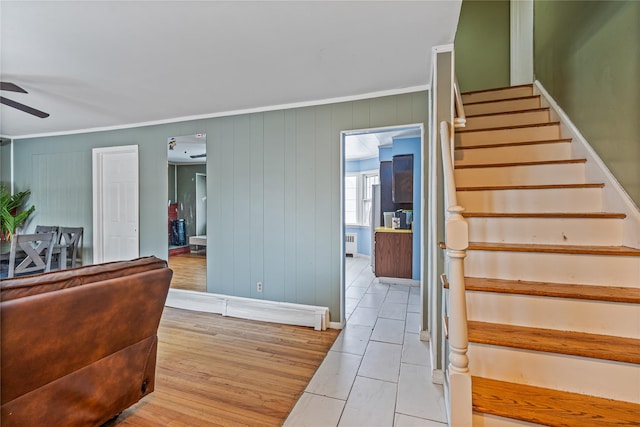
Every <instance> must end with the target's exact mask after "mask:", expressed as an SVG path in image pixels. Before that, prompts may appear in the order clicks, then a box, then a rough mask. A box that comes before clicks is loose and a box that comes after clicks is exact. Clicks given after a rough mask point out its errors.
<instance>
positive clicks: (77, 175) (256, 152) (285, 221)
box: [3, 92, 427, 321]
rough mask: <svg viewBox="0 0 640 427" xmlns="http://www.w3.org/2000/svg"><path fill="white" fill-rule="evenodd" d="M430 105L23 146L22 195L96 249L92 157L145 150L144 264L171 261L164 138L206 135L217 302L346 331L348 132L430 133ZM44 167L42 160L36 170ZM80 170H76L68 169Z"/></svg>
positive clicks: (343, 107)
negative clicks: (236, 300)
mask: <svg viewBox="0 0 640 427" xmlns="http://www.w3.org/2000/svg"><path fill="white" fill-rule="evenodd" d="M422 97H424V100H423V99H422ZM426 105H427V103H426V93H425V92H420V93H417V94H407V95H398V96H393V97H384V98H377V99H368V100H361V101H355V102H343V103H338V104H333V105H329V106H319V107H309V108H301V109H290V110H284V111H274V112H268V113H256V114H251V115H246V116H236V117H222V118H213V119H206V120H198V121H191V122H183V123H175V124H166V125H158V126H148V127H145V128H139V129H124V130H119V131H111V132H98V133H92V134H83V135H70V136H65V137H50V138H49V137H48V138H34V139H31V140H25V141H18V143H17V144H16V145H15V148H16V176H17V179H16V184H17V185H18V188H19V189H20V188H31V189H32V190H33V192H34V199H33V200H34V202H35V204H36V208H37V209H38V210H39V211H40V212H39V214H41V215H42V218H44V219H46V221H45V222H57V220H58V217H57V216H56V215H58V214H59V215H60V217H61V218H64V219H69V218H72V216H70V215H72V214H73V212H74V211H76V210H77V212H78V218H81V219H82V221H84V222H86V223H88V224H87V228H86V231H85V233H86V234H85V246H86V242H87V240H88V241H90V236H91V235H92V234H91V224H90V223H91V216H92V214H91V207H92V199H91V197H92V196H91V148H93V147H107V146H117V145H127V144H138V145H139V146H140V153H141V160H140V162H141V164H140V166H141V168H140V173H141V204H142V205H141V253H143V254H151V253H154V254H158V255H160V256H166V252H164V251H166V246H165V245H166V234H165V233H166V231H165V230H166V202H167V198H168V195H167V187H168V186H167V175H165V174H166V173H167V172H166V171H167V169H166V163H164V161H166V138H167V137H169V136H175V135H187V134H193V133H197V132H202V131H204V132H206V133H207V153H208V159H207V160H208V161H207V182H208V185H207V188H208V190H207V191H208V194H207V213H208V218H207V223H208V229H207V235H208V240H209V244H208V246H207V252H208V257H207V290H208V291H209V292H214V293H221V294H229V295H239V296H251V297H257V298H265V299H270V300H281V301H288V302H299V303H309V304H319V305H326V306H328V307H329V308H330V309H331V313H332V321H339V320H340V319H339V307H340V292H341V290H340V274H341V271H340V263H341V258H340V256H341V248H340V239H341V237H340V224H341V222H342V213H341V211H340V188H341V185H342V184H341V176H340V131H342V130H354V129H366V128H372V127H383V126H390V125H398V124H406V123H421V122H423V121H426V113H427V112H426V108H427V107H426ZM76 152H77V153H78V154H77V157H75V156H76V154H74V153H76ZM37 155H43V156H44V157H42V158H40V159H38V160H33V159H34V156H37ZM47 156H52V157H47ZM159 159H164V161H162V162H159V161H158V160H159ZM33 162H36V163H33ZM70 162H73V163H72V164H74V167H73V168H70V167H65V165H69V164H70ZM4 163H5V162H4V156H3V164H4ZM159 163H162V164H161V165H160V166H158V164H159ZM36 171H37V172H36ZM3 173H4V172H3ZM45 209H46V212H45ZM56 210H57V211H56ZM56 212H58V213H56ZM163 218H165V219H163ZM54 220H56V221H54ZM60 222H62V221H60ZM163 254H164V255H163ZM257 281H263V282H264V286H265V289H264V292H263V294H262V295H260V294H257V293H256V291H255V286H256V282H257Z"/></svg>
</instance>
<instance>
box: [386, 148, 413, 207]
mask: <svg viewBox="0 0 640 427" xmlns="http://www.w3.org/2000/svg"><path fill="white" fill-rule="evenodd" d="M392 165H393V174H392V197H393V202H394V203H413V154H402V155H399V156H393V162H392ZM381 190H382V187H381Z"/></svg>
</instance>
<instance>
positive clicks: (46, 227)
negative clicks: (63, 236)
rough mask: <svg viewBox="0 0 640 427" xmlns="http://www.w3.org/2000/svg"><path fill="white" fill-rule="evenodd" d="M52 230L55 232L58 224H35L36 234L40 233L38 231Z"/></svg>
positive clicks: (46, 231)
mask: <svg viewBox="0 0 640 427" xmlns="http://www.w3.org/2000/svg"><path fill="white" fill-rule="evenodd" d="M52 231H55V232H56V233H57V232H58V226H57V225H36V231H35V233H36V234H40V233H50V232H52Z"/></svg>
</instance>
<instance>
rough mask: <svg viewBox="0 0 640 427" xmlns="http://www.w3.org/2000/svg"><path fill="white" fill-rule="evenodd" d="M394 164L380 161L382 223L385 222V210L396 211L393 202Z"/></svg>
mask: <svg viewBox="0 0 640 427" xmlns="http://www.w3.org/2000/svg"><path fill="white" fill-rule="evenodd" d="M392 186H393V164H392V162H380V224H384V212H394V211H395V210H396V205H395V204H394V203H393V195H392V192H393V190H392Z"/></svg>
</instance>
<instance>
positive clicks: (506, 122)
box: [464, 110, 550, 129]
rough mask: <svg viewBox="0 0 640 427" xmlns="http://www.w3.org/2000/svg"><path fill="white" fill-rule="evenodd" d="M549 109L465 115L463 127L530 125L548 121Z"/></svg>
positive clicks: (485, 127) (484, 127)
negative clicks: (465, 119) (487, 114)
mask: <svg viewBox="0 0 640 427" xmlns="http://www.w3.org/2000/svg"><path fill="white" fill-rule="evenodd" d="M549 119H550V118H549V111H547V110H542V111H527V112H524V113H510V114H495V115H490V116H478V117H467V123H466V125H465V127H464V128H465V129H487V128H497V127H502V126H520V125H532V124H535V123H546V122H548V121H549Z"/></svg>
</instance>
